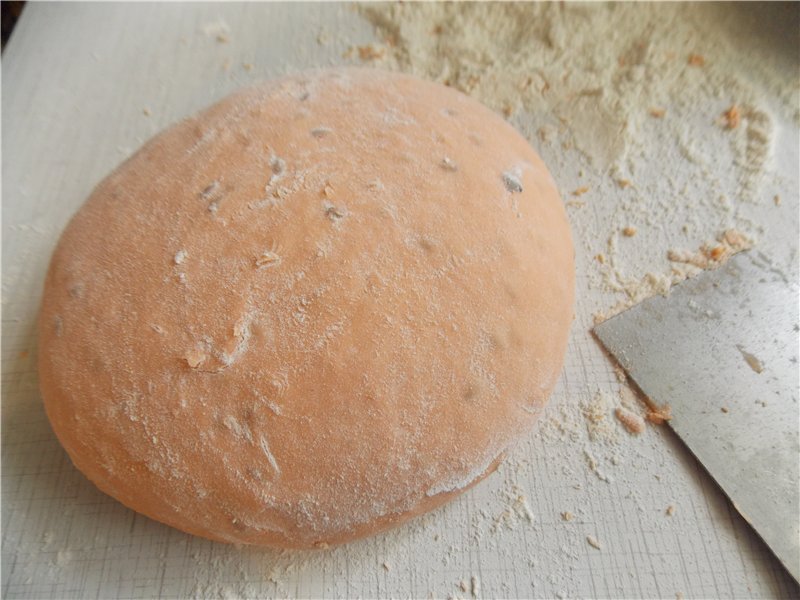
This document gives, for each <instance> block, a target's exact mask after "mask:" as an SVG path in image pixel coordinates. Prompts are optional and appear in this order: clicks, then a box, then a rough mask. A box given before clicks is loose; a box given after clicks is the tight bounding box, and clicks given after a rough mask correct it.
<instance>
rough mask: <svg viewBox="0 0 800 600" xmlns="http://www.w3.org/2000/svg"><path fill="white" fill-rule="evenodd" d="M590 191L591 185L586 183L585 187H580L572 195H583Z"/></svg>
mask: <svg viewBox="0 0 800 600" xmlns="http://www.w3.org/2000/svg"><path fill="white" fill-rule="evenodd" d="M588 191H589V186H586V185H584V186H583V187H579V188H578V189H577V190H575V191H574V192H572V195H573V196H583V195H584V194H585V193H586V192H588Z"/></svg>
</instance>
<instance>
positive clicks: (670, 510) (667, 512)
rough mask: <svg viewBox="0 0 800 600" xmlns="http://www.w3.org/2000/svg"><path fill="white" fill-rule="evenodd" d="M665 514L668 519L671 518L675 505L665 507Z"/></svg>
mask: <svg viewBox="0 0 800 600" xmlns="http://www.w3.org/2000/svg"><path fill="white" fill-rule="evenodd" d="M665 514H666V515H667V516H668V517H671V516H672V515H674V514H675V505H674V504H670V505H669V506H668V507H667V510H666V511H665Z"/></svg>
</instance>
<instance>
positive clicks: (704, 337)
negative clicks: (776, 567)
mask: <svg viewBox="0 0 800 600" xmlns="http://www.w3.org/2000/svg"><path fill="white" fill-rule="evenodd" d="M795 275H796V274H795V273H792V274H791V275H788V276H787V275H785V274H783V273H781V272H779V271H778V270H776V269H773V268H772V267H771V266H770V264H769V262H768V261H767V260H766V259H765V257H763V256H761V255H758V254H756V253H754V252H744V253H740V254H738V255H736V256H734V257H733V258H731V259H730V260H729V261H728V262H727V263H725V264H724V265H723V266H721V267H720V268H718V269H717V270H714V271H707V272H703V273H701V274H699V275H698V276H697V277H695V278H693V279H689V280H687V281H684V282H683V283H681V284H680V285H678V286H676V287H674V288H673V289H672V291H671V292H670V294H669V296H667V297H664V296H657V297H654V298H649V299H648V300H645V301H644V302H642V303H640V304H638V305H636V306H634V307H632V308H630V309H628V310H626V311H624V312H622V313H620V314H619V315H617V316H615V317H612V318H611V319H609V320H607V321H605V322H603V323H601V324H599V325H597V326H596V327H595V328H594V332H595V334H596V335H597V337H598V338H599V339H600V341H601V342H602V344H603V345H604V346H605V347H606V348H607V349H608V350H609V351H610V352H611V353H612V354H613V355H614V356H615V357H616V358H617V360H618V361H619V363H620V364H621V365H622V367H623V368H624V369H625V370H626V371H627V372H628V374H629V375H630V377H631V378H632V379H633V380H634V381H635V382H636V383H637V385H638V386H639V387H640V388H641V389H642V391H643V392H644V393H645V394H646V395H647V396H648V397H649V399H650V400H651V401H652V402H654V403H655V404H659V405H665V404H666V405H669V406H670V408H671V412H672V419H671V420H670V421H669V424H670V426H671V427H672V429H673V430H674V431H675V432H676V433H677V434H678V435H679V436H680V437H681V439H683V441H684V442H685V443H686V445H687V446H688V447H689V449H690V450H691V451H692V452H693V453H694V454H695V456H696V457H697V458H698V459H699V460H700V462H701V463H702V464H703V465H704V466H705V468H706V469H707V470H708V472H709V473H710V474H711V476H712V477H713V478H714V479H715V480H716V482H717V483H718V484H719V486H720V487H721V488H722V489H723V491H724V492H725V494H726V495H727V496H728V497H729V498H730V500H731V501H732V502H733V504H734V506H735V507H736V509H737V510H738V511H739V512H740V513H741V514H742V516H743V517H744V518H745V519H746V520H747V521H748V522H749V523H750V524H751V525H752V526H753V527H754V528H755V530H756V531H757V532H758V534H759V535H760V536H761V538H762V539H763V540H764V541H765V542H766V543H767V545H768V546H769V547H770V548H771V549H772V551H773V552H774V553H775V555H776V556H777V557H778V559H779V560H780V561H781V563H783V565H784V566H785V567H786V568H787V570H788V571H789V572H790V573H791V574H792V576H793V577H794V578H795V579H798V580H800V431H799V430H800V405H798V385H799V384H800V381H799V379H800V375H799V372H798V340H799V339H800V337H799V336H800V334H799V333H798V331H800V324H799V319H798V282H797V279H796V276H795Z"/></svg>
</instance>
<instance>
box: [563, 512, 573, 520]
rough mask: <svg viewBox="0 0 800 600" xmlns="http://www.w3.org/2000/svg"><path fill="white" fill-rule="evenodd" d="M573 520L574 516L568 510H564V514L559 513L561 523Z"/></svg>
mask: <svg viewBox="0 0 800 600" xmlns="http://www.w3.org/2000/svg"><path fill="white" fill-rule="evenodd" d="M574 518H575V515H573V514H572V513H571V512H569V511H568V510H565V511H564V512H562V513H561V520H562V521H572V519H574Z"/></svg>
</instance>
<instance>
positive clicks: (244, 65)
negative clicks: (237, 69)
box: [242, 62, 253, 73]
mask: <svg viewBox="0 0 800 600" xmlns="http://www.w3.org/2000/svg"><path fill="white" fill-rule="evenodd" d="M242 68H243V69H244V70H245V71H247V72H248V73H249V72H250V71H252V70H253V63H249V62H245V63H242Z"/></svg>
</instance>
